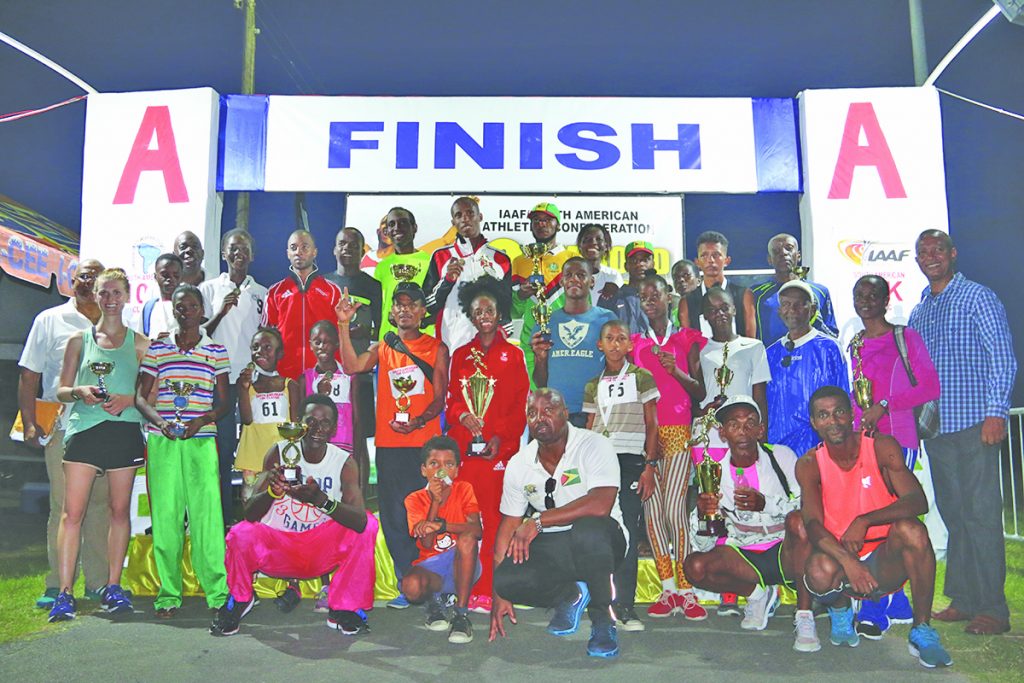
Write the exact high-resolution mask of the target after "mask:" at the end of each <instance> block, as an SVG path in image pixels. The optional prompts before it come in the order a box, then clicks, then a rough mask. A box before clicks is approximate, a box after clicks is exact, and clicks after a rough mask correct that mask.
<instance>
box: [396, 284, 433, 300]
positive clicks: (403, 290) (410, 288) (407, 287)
mask: <svg viewBox="0 0 1024 683" xmlns="http://www.w3.org/2000/svg"><path fill="white" fill-rule="evenodd" d="M399 294H405V295H406V296H408V297H411V298H413V299H419V300H420V301H422V302H423V303H427V295H426V294H424V293H423V288H422V287H420V286H419V285H418V284H416V283H415V282H399V283H398V284H397V285H396V286H395V291H394V292H393V293H392V294H391V300H392V301H394V300H395V299H397V298H398V295H399Z"/></svg>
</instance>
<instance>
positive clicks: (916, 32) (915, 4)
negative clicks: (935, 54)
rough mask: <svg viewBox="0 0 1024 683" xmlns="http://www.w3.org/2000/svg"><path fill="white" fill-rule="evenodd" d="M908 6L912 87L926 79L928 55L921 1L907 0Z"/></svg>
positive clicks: (921, 83)
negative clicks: (912, 57) (912, 69)
mask: <svg viewBox="0 0 1024 683" xmlns="http://www.w3.org/2000/svg"><path fill="white" fill-rule="evenodd" d="M907 4H908V5H909V6H910V47H911V50H912V51H913V55H914V85H923V84H924V81H925V79H926V78H928V53H927V49H926V46H925V39H924V14H923V12H922V11H921V0H907Z"/></svg>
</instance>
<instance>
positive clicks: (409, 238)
mask: <svg viewBox="0 0 1024 683" xmlns="http://www.w3.org/2000/svg"><path fill="white" fill-rule="evenodd" d="M416 229H417V227H416V217H415V216H413V215H412V211H409V209H403V208H402V207H400V206H396V207H395V208H393V209H391V210H390V211H388V215H387V217H386V218H385V219H384V234H385V236H387V237H388V238H389V239H390V240H391V242H392V244H393V245H394V247H395V253H393V254H392V255H391V256H388V257H387V258H385V259H383V260H382V261H381V262H380V263H378V264H377V267H376V269H375V270H374V271H373V277H374V278H375V279H376V280H377V281H378V282H380V286H381V290H382V291H381V301H382V310H381V316H380V339H384V335H385V334H387V333H388V332H394V331H395V326H394V324H393V323H392V322H391V320H390V319H389V314H390V312H391V295H392V294H393V293H394V291H395V287H397V286H398V283H399V282H412V283H415V284H417V285H420V286H421V287H422V286H423V279H424V278H425V277H426V276H427V269H428V268H429V267H430V253H428V252H424V251H418V250H417V249H416V247H415V246H414V245H413V241H414V240H415V239H416ZM422 330H423V333H424V334H429V335H431V336H433V334H434V326H433V325H429V326H427V327H424V328H422Z"/></svg>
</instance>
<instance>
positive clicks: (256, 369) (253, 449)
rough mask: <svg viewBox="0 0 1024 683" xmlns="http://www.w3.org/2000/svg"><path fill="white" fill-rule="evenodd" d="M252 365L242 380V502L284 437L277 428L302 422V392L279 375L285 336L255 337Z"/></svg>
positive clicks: (267, 330) (266, 332) (270, 332)
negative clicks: (271, 452)
mask: <svg viewBox="0 0 1024 683" xmlns="http://www.w3.org/2000/svg"><path fill="white" fill-rule="evenodd" d="M249 348H250V349H251V350H252V362H251V363H250V364H249V366H248V367H246V368H245V369H244V370H242V372H241V374H239V376H238V383H237V387H238V413H239V415H240V416H241V418H242V438H241V439H240V440H239V442H238V451H237V454H236V455H235V469H236V470H238V471H240V472H241V473H242V478H243V480H244V482H245V484H244V486H243V487H242V499H243V500H245V499H248V498H249V496H250V495H251V493H252V485H253V483H255V481H256V475H257V474H259V473H260V472H262V471H263V458H264V457H265V456H266V455H267V451H268V450H269V449H270V448H271V447H272V446H273V445H274V444H276V443H277V442H278V441H280V440H281V437H280V436H278V433H277V426H278V425H279V424H281V423H282V422H289V421H291V422H297V421H298V420H299V403H300V402H301V401H302V396H301V393H300V388H299V385H298V383H296V382H295V381H294V380H291V379H288V378H286V377H282V376H281V375H279V374H278V373H277V363H278V361H280V360H281V358H282V357H283V356H284V342H283V341H282V340H281V333H280V332H278V331H277V330H276V329H274V328H272V327H262V328H260V329H259V330H257V331H256V334H254V335H253V337H252V344H251V345H250V347H249Z"/></svg>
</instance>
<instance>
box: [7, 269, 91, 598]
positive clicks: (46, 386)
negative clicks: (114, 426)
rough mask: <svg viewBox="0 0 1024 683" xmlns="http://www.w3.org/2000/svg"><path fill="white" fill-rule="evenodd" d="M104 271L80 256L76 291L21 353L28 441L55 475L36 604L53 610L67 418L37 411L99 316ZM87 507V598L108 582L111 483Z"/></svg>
mask: <svg viewBox="0 0 1024 683" xmlns="http://www.w3.org/2000/svg"><path fill="white" fill-rule="evenodd" d="M101 272H103V264H101V263H100V262H99V261H96V260H94V259H86V260H84V261H80V262H79V264H78V270H77V271H76V272H75V278H74V281H73V289H74V296H73V298H72V299H70V300H69V301H67V302H65V303H63V304H61V305H60V306H54V307H53V308H48V309H46V310H45V311H43V312H41V313H40V314H39V315H38V316H36V319H35V321H33V323H32V329H31V330H30V331H29V333H28V339H26V340H25V348H24V350H23V351H22V353H21V360H19V361H18V365H19V366H21V374H20V376H19V379H18V409H19V410H20V411H21V419H22V422H23V423H24V425H25V431H24V435H25V444H26V445H28V446H32V447H33V448H40V447H42V448H43V453H44V456H45V458H46V473H47V475H48V476H49V479H50V516H49V518H48V519H47V521H46V559H47V562H48V563H49V567H50V571H49V573H48V574H47V575H46V590H45V592H44V593H43V595H42V596H41V597H40V598H39V599H38V600H36V607H39V608H42V609H47V610H48V609H50V607H51V606H52V605H53V601H54V599H55V598H56V597H57V593H58V592H59V587H60V583H59V581H58V580H57V578H58V577H57V529H58V527H59V525H60V516H61V511H62V509H63V507H64V468H63V465H62V462H63V460H64V420H65V419H66V415H62V416H61V417H58V418H57V422H56V423H55V424H54V425H53V427H52V429H51V432H50V433H49V434H47V433H46V429H45V428H44V427H43V426H41V425H40V419H41V417H40V416H37V414H36V397H37V396H39V388H40V386H42V400H43V401H49V402H54V403H55V402H56V401H57V388H58V387H59V386H60V371H61V367H62V366H63V363H64V348H65V347H66V346H67V344H68V339H70V338H71V336H72V335H73V334H75V333H76V332H80V331H82V330H88V329H89V328H91V327H92V326H93V325H95V324H96V322H97V321H98V320H99V318H100V309H99V306H97V304H96V298H95V295H94V292H93V283H94V282H95V281H96V276H97V275H99V274H100V273H101ZM88 510H90V511H91V512H89V513H87V514H86V516H85V519H84V521H83V522H82V550H81V555H80V557H81V561H82V572H83V573H84V574H85V597H86V598H87V599H90V598H91V599H96V600H98V599H99V597H98V596H99V591H100V590H101V589H102V588H103V587H104V586H105V585H106V583H107V574H108V566H107V535H108V533H109V528H110V523H109V516H108V515H107V487H106V486H93V487H92V494H91V496H90V498H89V505H88Z"/></svg>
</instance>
